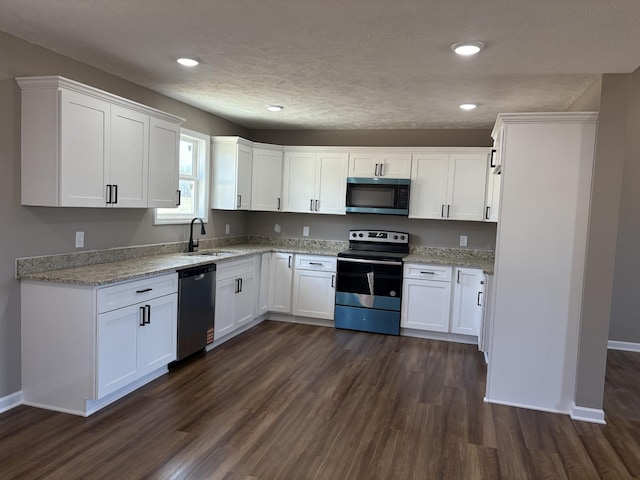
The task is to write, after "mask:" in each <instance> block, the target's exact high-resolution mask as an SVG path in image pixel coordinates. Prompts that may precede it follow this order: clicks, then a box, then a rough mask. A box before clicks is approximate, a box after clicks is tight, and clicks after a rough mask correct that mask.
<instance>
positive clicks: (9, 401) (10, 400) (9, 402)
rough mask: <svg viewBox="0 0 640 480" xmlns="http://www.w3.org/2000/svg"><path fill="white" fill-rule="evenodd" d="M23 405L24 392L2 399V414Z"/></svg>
mask: <svg viewBox="0 0 640 480" xmlns="http://www.w3.org/2000/svg"><path fill="white" fill-rule="evenodd" d="M20 405H22V390H20V391H18V392H15V393H11V394H9V395H5V396H4V397H2V398H0V413H4V412H6V411H7V410H11V409H12V408H16V407H19V406H20Z"/></svg>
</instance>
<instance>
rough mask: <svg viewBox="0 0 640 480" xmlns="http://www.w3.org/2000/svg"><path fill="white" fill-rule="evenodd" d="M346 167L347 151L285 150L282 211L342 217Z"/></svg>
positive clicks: (347, 161) (347, 162)
mask: <svg viewBox="0 0 640 480" xmlns="http://www.w3.org/2000/svg"><path fill="white" fill-rule="evenodd" d="M348 164H349V154H348V153H347V152H336V151H317V150H314V149H294V150H290V151H287V150H285V154H284V173H283V182H282V183H283V188H282V201H283V210H284V211H285V212H300V213H328V214H334V215H344V214H345V196H346V185H347V169H348Z"/></svg>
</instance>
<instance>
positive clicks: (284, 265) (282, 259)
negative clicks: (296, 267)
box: [269, 252, 293, 313]
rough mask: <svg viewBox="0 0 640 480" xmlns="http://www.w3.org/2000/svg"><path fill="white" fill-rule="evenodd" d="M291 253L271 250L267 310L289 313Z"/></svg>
mask: <svg viewBox="0 0 640 480" xmlns="http://www.w3.org/2000/svg"><path fill="white" fill-rule="evenodd" d="M292 281H293V254H292V253H281V252H273V253H272V254H271V272H270V275H269V286H270V290H269V311H271V312H278V313H291V285H292Z"/></svg>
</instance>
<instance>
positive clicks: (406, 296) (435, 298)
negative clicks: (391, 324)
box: [400, 279, 451, 332]
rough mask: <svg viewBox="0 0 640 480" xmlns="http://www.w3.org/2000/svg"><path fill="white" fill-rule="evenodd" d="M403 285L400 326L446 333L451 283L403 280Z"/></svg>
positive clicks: (449, 309)
mask: <svg viewBox="0 0 640 480" xmlns="http://www.w3.org/2000/svg"><path fill="white" fill-rule="evenodd" d="M403 285H404V286H403V289H402V314H401V320H400V326H401V327H403V328H415V329H417V330H431V331H434V332H448V331H449V313H450V311H451V283H450V282H440V281H432V280H418V279H405V280H404V283H403Z"/></svg>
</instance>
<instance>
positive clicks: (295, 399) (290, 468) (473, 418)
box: [0, 322, 640, 480]
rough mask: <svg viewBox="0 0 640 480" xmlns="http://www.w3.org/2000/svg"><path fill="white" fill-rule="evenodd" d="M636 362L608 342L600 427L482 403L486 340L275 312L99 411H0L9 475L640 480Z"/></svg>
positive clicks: (0, 442) (3, 465)
mask: <svg viewBox="0 0 640 480" xmlns="http://www.w3.org/2000/svg"><path fill="white" fill-rule="evenodd" d="M639 371H640V354H631V353H623V352H614V351H612V352H610V353H609V360H608V372H607V386H606V398H605V411H606V413H607V422H608V424H607V425H606V426H601V425H593V424H588V423H582V422H573V421H571V419H570V418H569V417H568V416H566V415H555V414H549V413H541V412H534V411H529V410H522V409H516V408H510V407H504V406H499V405H489V404H486V403H483V401H482V399H483V395H484V391H485V366H484V362H483V358H482V356H481V354H480V353H479V352H478V351H477V349H476V348H475V347H474V346H470V345H461V344H455V343H445V342H437V341H430V340H422V339H415V338H408V337H392V336H383V335H375V334H366V333H358V332H348V331H341V330H333V329H329V328H322V327H312V326H305V325H292V324H287V323H277V322H264V323H262V324H261V325H259V326H257V327H255V328H254V329H252V330H250V331H248V332H245V333H244V334H242V335H240V336H239V337H236V338H235V339H233V340H231V341H229V342H227V343H226V344H224V345H223V346H221V347H219V348H217V349H216V350H214V351H213V352H210V353H209V354H207V355H204V356H202V357H201V358H199V359H197V360H196V361H193V362H190V363H189V364H187V365H183V366H181V367H180V368H177V369H176V370H174V371H172V372H171V373H170V374H169V375H166V376H163V377H161V378H160V379H158V380H156V381H154V382H152V383H151V384H149V385H147V386H145V387H143V388H142V389H140V390H138V391H137V392H135V393H133V394H131V395H129V396H127V397H126V398H124V399H122V400H120V401H119V402H117V403H115V404H113V405H111V406H109V407H107V408H105V409H104V410H101V411H100V412H98V413H96V414H94V415H92V416H91V417H89V418H87V419H85V418H80V417H74V416H71V415H66V414H60V413H54V412H48V411H45V410H40V409H36V408H30V407H24V406H23V407H18V408H15V409H13V410H11V411H9V412H6V413H4V414H2V415H0V478H2V479H14V478H15V479H31V478H33V479H35V478H46V479H101V478H105V479H107V478H108V479H137V478H154V479H186V478H189V479H214V478H218V479H261V480H262V479H278V480H288V479H305V480H306V479H331V480H338V479H367V480H368V479H387V478H388V479H410V478H413V479H476V478H477V479H484V478H486V479H501V478H502V479H580V480H585V479H592V478H594V479H595V478H605V479H616V480H618V479H625V478H640V376H639V375H638V372H639Z"/></svg>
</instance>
